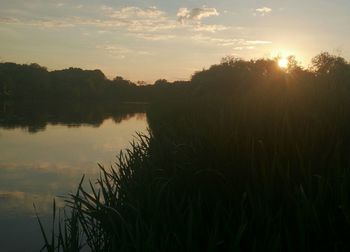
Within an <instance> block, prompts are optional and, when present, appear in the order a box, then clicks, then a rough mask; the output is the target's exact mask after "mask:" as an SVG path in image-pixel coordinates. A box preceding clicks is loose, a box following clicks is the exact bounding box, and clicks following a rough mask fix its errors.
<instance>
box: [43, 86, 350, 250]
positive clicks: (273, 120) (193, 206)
mask: <svg viewBox="0 0 350 252" xmlns="http://www.w3.org/2000/svg"><path fill="white" fill-rule="evenodd" d="M320 90H321V91H320ZM347 105H348V103H347V100H346V99H344V96H343V94H342V93H338V92H333V91H330V90H328V89H327V88H324V89H320V88H319V87H318V89H315V90H314V89H313V88H309V87H305V88H304V89H303V90H301V89H300V88H296V87H291V88H290V87H283V88H274V87H272V88H270V87H269V88H265V87H264V88H261V89H259V90H254V91H250V92H249V93H246V94H241V95H240V96H239V97H238V96H237V97H235V99H232V100H230V99H228V100H226V101H215V100H213V99H207V98H205V100H198V101H196V102H195V101H192V102H190V103H179V104H164V103H163V104H155V105H154V106H153V107H152V108H151V109H150V110H149V112H148V121H149V125H150V129H151V132H150V135H149V136H145V135H138V141H135V142H134V143H132V145H131V148H130V149H129V150H128V151H126V152H122V153H120V155H119V157H118V160H117V162H116V165H115V166H114V167H111V168H109V169H107V168H105V167H102V166H101V167H100V169H101V175H100V178H99V179H98V180H97V182H96V183H92V182H90V188H88V189H87V188H84V187H83V186H82V183H80V185H79V187H78V190H77V193H76V194H72V195H70V197H69V198H68V199H67V208H68V209H70V210H71V211H70V212H71V216H68V217H67V215H66V216H65V217H63V218H61V219H60V220H58V222H59V223H61V225H62V227H61V225H59V227H60V228H59V230H58V231H57V230H56V231H57V233H55V232H53V233H52V237H53V238H52V239H51V240H50V241H49V240H48V239H47V238H45V231H44V230H43V234H44V238H45V239H44V240H45V247H44V249H46V250H47V251H79V250H81V249H84V247H82V246H81V244H80V243H79V242H78V241H81V240H84V241H85V249H91V250H92V251H310V250H312V251H313V250H327V251H348V250H349V249H350V170H349V156H348V154H349V151H350V131H349V128H348V126H349V118H350V113H349V112H350V110H349V107H348V106H347ZM54 209H55V207H54ZM54 216H55V213H54ZM53 226H54V225H53ZM63 244H68V245H65V246H63ZM73 245H74V246H73Z"/></svg>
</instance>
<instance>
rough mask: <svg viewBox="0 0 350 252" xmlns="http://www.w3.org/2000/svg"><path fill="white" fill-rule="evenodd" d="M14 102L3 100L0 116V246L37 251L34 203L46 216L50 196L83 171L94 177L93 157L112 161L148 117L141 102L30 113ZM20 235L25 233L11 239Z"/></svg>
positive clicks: (144, 128)
mask: <svg viewBox="0 0 350 252" xmlns="http://www.w3.org/2000/svg"><path fill="white" fill-rule="evenodd" d="M16 106H17V105H14V104H13V105H11V106H7V107H6V109H5V110H3V111H2V112H1V116H0V244H1V251H23V249H24V248H26V249H25V250H26V251H38V249H39V247H38V246H39V245H41V237H40V234H39V229H38V225H37V223H36V219H35V218H34V211H33V203H35V204H36V205H37V207H38V210H39V212H40V214H41V216H42V217H43V218H44V220H45V218H46V217H47V216H49V214H50V213H51V205H52V199H53V197H54V196H58V195H66V194H67V193H69V192H73V191H74V190H75V189H76V186H77V184H78V182H79V181H80V179H81V177H82V175H83V174H85V175H86V177H87V179H89V178H91V179H92V180H94V179H95V178H96V177H97V176H98V174H99V170H98V166H97V163H100V164H103V165H105V166H110V165H112V164H113V163H114V161H115V156H116V154H118V153H119V151H120V150H121V149H124V148H127V147H128V146H129V143H130V141H132V140H133V136H135V132H146V131H147V121H146V117H145V113H144V106H143V108H141V107H142V106H141V107H140V106H139V107H137V106H136V107H135V106H129V110H127V108H128V105H120V106H119V107H118V106H117V105H115V106H112V105H108V106H107V105H103V106H100V107H99V108H98V107H94V108H93V110H92V111H89V109H87V108H86V107H84V106H82V105H80V106H78V107H77V105H74V106H73V105H72V104H71V105H65V106H61V107H60V109H63V108H64V109H63V110H61V112H57V111H56V112H55V110H54V107H51V108H49V107H46V108H45V109H41V111H36V110H34V109H33V106H31V107H26V109H27V110H28V109H29V108H30V111H31V113H32V115H33V116H34V118H31V117H30V116H29V115H28V113H27V112H25V110H26V109H24V110H23V109H20V108H18V107H16ZM50 106H54V105H50ZM39 108H40V106H39ZM68 108H69V109H68ZM80 109H81V110H80ZM99 110H101V111H99ZM62 111H63V112H64V113H62ZM75 116H76V117H75ZM71 119H72V120H71ZM18 237H25V238H23V242H21V243H18V242H15V243H13V241H14V240H15V238H18ZM28 248H30V249H29V250H28Z"/></svg>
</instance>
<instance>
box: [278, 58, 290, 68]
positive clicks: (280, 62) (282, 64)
mask: <svg viewBox="0 0 350 252" xmlns="http://www.w3.org/2000/svg"><path fill="white" fill-rule="evenodd" d="M278 66H279V67H280V68H287V67H288V59H287V58H281V59H279V60H278Z"/></svg>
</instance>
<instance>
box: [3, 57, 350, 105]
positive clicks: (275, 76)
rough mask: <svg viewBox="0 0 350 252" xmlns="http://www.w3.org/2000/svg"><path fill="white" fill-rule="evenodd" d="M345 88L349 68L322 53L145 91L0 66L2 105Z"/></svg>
mask: <svg viewBox="0 0 350 252" xmlns="http://www.w3.org/2000/svg"><path fill="white" fill-rule="evenodd" d="M349 83H350V64H349V62H348V61H347V60H345V59H344V58H342V57H340V56H337V55H332V54H330V53H327V52H323V53H320V54H319V55H317V56H316V57H314V58H313V59H312V61H311V66H310V67H309V68H302V67H301V66H300V65H299V64H298V62H297V60H296V59H295V57H293V56H290V57H289V58H288V67H287V68H286V69H282V68H280V67H279V66H278V59H258V60H243V59H240V58H235V57H225V58H223V59H222V61H221V62H220V64H215V65H212V66H211V67H209V68H208V69H203V70H201V71H198V72H195V73H194V74H193V75H192V77H191V79H190V80H189V81H175V82H168V81H167V80H165V79H159V80H157V81H155V82H154V83H153V84H146V85H137V84H136V83H134V82H132V81H129V80H126V79H124V78H122V77H119V76H117V77H115V78H114V79H112V80H110V79H108V78H107V77H106V76H105V75H104V73H103V72H102V71H101V70H82V69H80V68H68V69H64V70H55V71H48V70H47V68H45V67H42V66H40V65H38V64H35V63H34V64H22V65H21V64H15V63H0V99H2V100H48V101H52V100H60V101H62V100H106V99H112V100H117V101H154V100H169V99H170V100H182V99H185V98H188V97H193V96H196V97H206V98H209V97H210V98H214V97H218V98H220V99H221V98H225V97H228V98H231V97H232V96H236V95H237V94H239V95H241V94H242V92H245V91H247V90H252V89H256V88H266V87H268V86H271V85H272V86H273V85H275V87H273V88H274V89H281V88H282V89H283V88H286V85H294V86H298V87H300V86H303V87H306V86H310V85H311V86H315V85H317V86H318V87H324V88H328V89H338V90H342V91H347V89H348V86H349ZM312 84H315V85H312ZM344 89H346V90H344Z"/></svg>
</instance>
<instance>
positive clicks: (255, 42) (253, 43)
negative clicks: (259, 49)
mask: <svg viewBox="0 0 350 252" xmlns="http://www.w3.org/2000/svg"><path fill="white" fill-rule="evenodd" d="M246 43H247V44H248V45H268V44H272V42H271V41H266V40H247V41H246Z"/></svg>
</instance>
